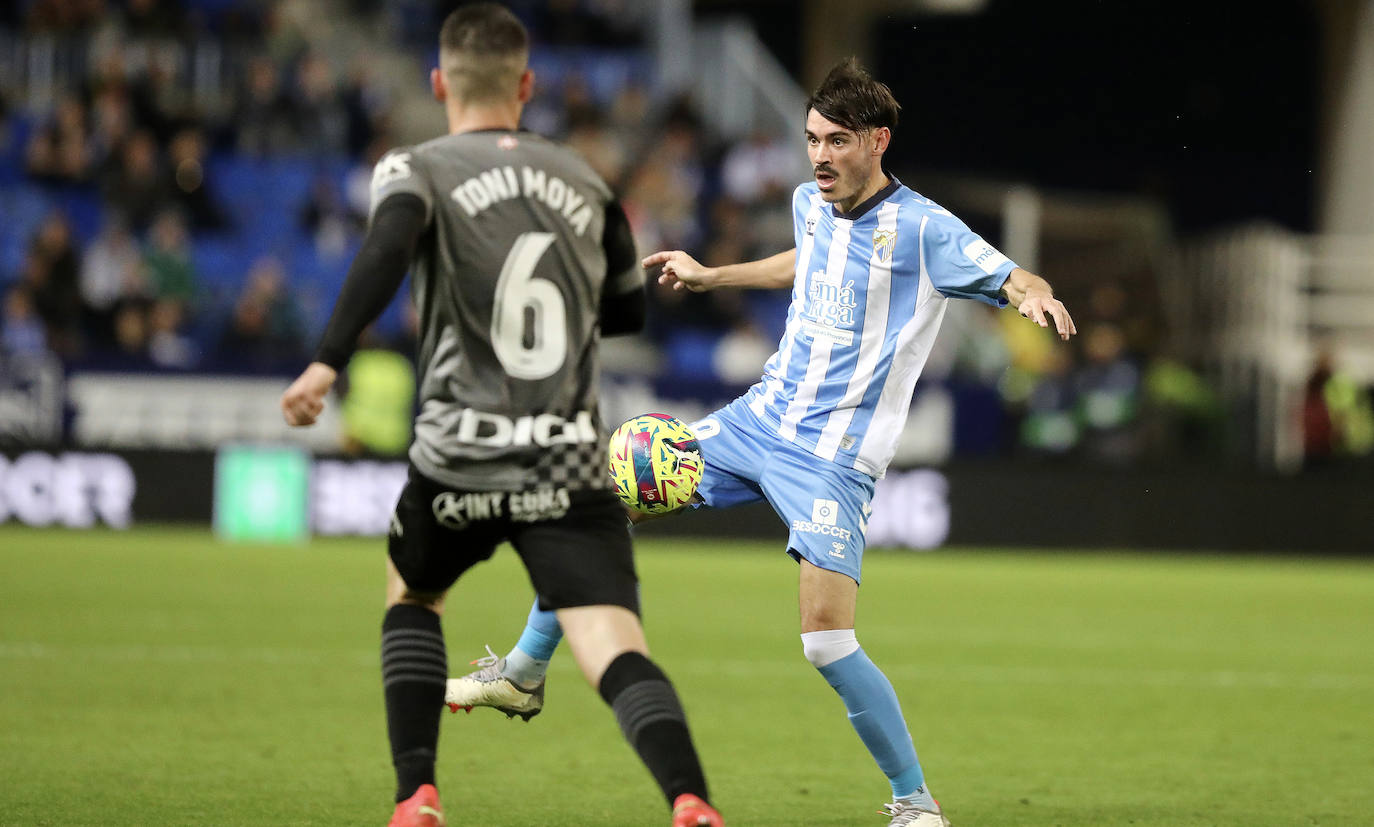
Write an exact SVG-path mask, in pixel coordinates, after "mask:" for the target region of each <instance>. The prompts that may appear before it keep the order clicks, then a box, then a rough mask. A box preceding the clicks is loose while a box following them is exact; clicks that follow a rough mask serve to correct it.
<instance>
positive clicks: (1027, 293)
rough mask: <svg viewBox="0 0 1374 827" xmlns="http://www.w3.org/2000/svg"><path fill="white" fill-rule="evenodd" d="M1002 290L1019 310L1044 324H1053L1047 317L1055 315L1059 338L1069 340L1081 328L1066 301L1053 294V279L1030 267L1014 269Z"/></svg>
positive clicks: (1008, 300)
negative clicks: (1076, 325) (1031, 270)
mask: <svg viewBox="0 0 1374 827" xmlns="http://www.w3.org/2000/svg"><path fill="white" fill-rule="evenodd" d="M1002 293H1003V295H1005V296H1006V297H1007V302H1008V303H1010V304H1011V305H1012V306H1013V307H1015V308H1016V312H1018V313H1020V314H1021V315H1022V316H1025V317H1026V318H1027V319H1030V320H1031V321H1033V322H1035V323H1036V324H1038V325H1040V326H1041V327H1049V326H1050V325H1049V322H1048V321H1047V320H1046V317H1049V318H1050V319H1053V320H1054V327H1055V330H1056V331H1057V332H1058V333H1059V338H1060V339H1063V340H1064V341H1068V339H1069V337H1070V336H1072V335H1073V334H1075V333H1077V332H1078V328H1077V327H1075V326H1074V324H1073V319H1072V318H1071V317H1070V316H1069V311H1068V309H1066V308H1065V307H1064V303H1063V302H1061V301H1059V300H1058V299H1056V298H1055V297H1054V290H1053V289H1051V288H1050V283H1049V282H1047V281H1045V280H1044V279H1042V278H1040V277H1039V276H1037V275H1036V274H1034V273H1032V272H1030V271H1029V270H1022V269H1021V268H1020V267H1017V268H1015V269H1013V270H1012V271H1011V275H1009V276H1007V280H1006V281H1005V282H1003V284H1002Z"/></svg>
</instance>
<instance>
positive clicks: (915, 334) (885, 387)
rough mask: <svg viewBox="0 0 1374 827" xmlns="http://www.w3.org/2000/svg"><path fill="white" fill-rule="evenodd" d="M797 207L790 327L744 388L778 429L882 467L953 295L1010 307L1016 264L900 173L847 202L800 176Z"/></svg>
mask: <svg viewBox="0 0 1374 827" xmlns="http://www.w3.org/2000/svg"><path fill="white" fill-rule="evenodd" d="M792 215H793V233H794V235H795V237H796V246H797V272H796V278H795V280H794V281H793V286H792V305H791V307H789V308H788V311H787V327H786V329H785V330H784V332H783V336H782V341H781V342H780V343H779V344H778V350H777V353H774V354H773V356H772V358H770V359H769V360H768V363H767V365H765V366H764V370H763V378H762V379H761V380H759V382H758V384H756V385H754V386H753V387H752V388H750V389H749V391H748V392H747V393H746V394H745V396H744V399H745V400H746V401H747V402H748V404H749V408H750V410H752V411H753V412H754V414H755V415H757V416H758V417H759V418H760V419H761V420H763V421H764V422H765V423H767V424H768V425H770V426H772V427H773V428H775V429H776V431H777V434H778V436H779V437H780V438H781V439H783V440H786V441H788V442H793V443H796V444H798V445H801V446H803V447H805V448H806V449H807V450H809V451H811V452H812V453H814V454H815V455H816V456H818V457H821V458H823V459H828V460H832V461H834V462H837V463H839V464H841V465H845V466H849V467H853V468H856V469H858V470H860V471H862V472H864V473H866V474H869V475H870V476H873V477H875V478H876V477H881V476H882V475H883V471H884V470H885V469H886V468H887V464H888V462H889V461H890V460H891V459H892V455H893V453H894V452H895V451H896V448H897V439H898V436H899V435H900V434H901V430H902V426H903V425H904V424H905V422H906V415H907V409H908V408H909V407H910V405H911V397H912V393H913V391H914V390H915V386H916V379H917V377H919V376H920V375H921V368H922V367H923V366H924V365H925V362H926V357H927V356H929V355H930V349H931V347H932V346H933V345H934V343H935V335H936V333H937V332H938V330H939V328H940V320H941V319H942V318H943V317H944V313H945V302H946V300H947V299H948V298H950V297H955V298H966V299H979V300H982V301H985V302H987V303H989V304H992V305H995V306H998V307H1000V306H1003V305H1005V304H1006V300H1005V299H1004V298H1003V297H1002V295H1001V288H1002V284H1003V282H1005V281H1006V278H1007V276H1008V275H1010V273H1011V271H1012V268H1013V267H1015V266H1016V265H1015V264H1013V263H1012V262H1011V261H1010V260H1008V259H1007V257H1006V256H1004V255H1002V254H1001V253H1000V252H998V251H997V250H996V249H994V248H993V247H992V246H991V245H990V244H988V243H987V242H985V241H983V239H982V238H979V237H978V236H977V235H976V234H975V233H974V232H973V231H972V230H970V229H969V228H968V227H967V226H966V225H965V224H964V223H963V222H962V221H960V220H959V219H958V218H955V217H954V215H953V214H952V213H950V212H949V211H948V210H945V209H943V208H941V207H940V205H939V204H936V203H935V202H933V201H931V200H930V199H928V198H925V197H923V196H921V195H919V194H917V193H916V192H914V191H912V190H910V189H908V188H907V187H905V186H903V185H902V183H901V182H900V181H898V180H897V179H895V178H893V179H892V180H891V181H890V182H889V184H888V186H887V187H885V188H884V189H883V190H881V191H880V192H878V193H877V194H876V195H874V196H873V197H872V198H870V199H869V200H868V201H866V202H864V203H863V204H861V205H859V207H857V208H856V209H855V210H854V212H852V213H841V212H839V211H838V210H837V209H836V208H835V207H834V206H832V205H831V204H830V203H828V202H826V201H824V200H822V199H821V196H820V191H819V189H818V188H817V186H816V184H815V183H814V182H811V183H806V184H803V185H801V186H800V187H798V188H797V190H796V192H795V193H793V195H792Z"/></svg>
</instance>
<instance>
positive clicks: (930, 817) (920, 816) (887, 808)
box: [878, 800, 950, 827]
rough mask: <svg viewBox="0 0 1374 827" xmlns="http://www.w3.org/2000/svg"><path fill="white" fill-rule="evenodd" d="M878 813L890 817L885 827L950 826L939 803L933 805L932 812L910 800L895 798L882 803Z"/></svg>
mask: <svg viewBox="0 0 1374 827" xmlns="http://www.w3.org/2000/svg"><path fill="white" fill-rule="evenodd" d="M878 814H879V815H885V816H891V817H892V820H891V821H889V822H888V823H887V827H950V824H949V819H947V818H945V816H944V814H943V813H941V812H940V805H939V804H936V805H935V810H934V811H933V812H932V811H930V810H922V809H920V808H918V807H917V806H916V805H914V804H911V803H910V802H906V801H901V800H897V801H894V802H892V803H891V804H884V805H883V808H882V809H881V810H879V811H878Z"/></svg>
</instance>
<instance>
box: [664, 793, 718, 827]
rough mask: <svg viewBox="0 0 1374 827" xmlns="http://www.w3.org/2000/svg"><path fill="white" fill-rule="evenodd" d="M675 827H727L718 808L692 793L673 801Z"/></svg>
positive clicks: (684, 794)
mask: <svg viewBox="0 0 1374 827" xmlns="http://www.w3.org/2000/svg"><path fill="white" fill-rule="evenodd" d="M673 827H725V819H724V818H721V815H720V813H718V812H716V808H714V807H712V806H711V805H710V804H707V803H706V802H705V801H702V800H701V799H700V798H697V797H696V796H694V795H691V794H690V793H683V794H682V795H680V796H678V797H677V799H676V800H675V801H673Z"/></svg>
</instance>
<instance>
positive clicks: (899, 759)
mask: <svg viewBox="0 0 1374 827" xmlns="http://www.w3.org/2000/svg"><path fill="white" fill-rule="evenodd" d="M818 671H820V673H821V675H822V676H824V677H825V679H826V681H828V682H829V683H830V686H831V687H832V688H834V690H835V691H836V692H837V693H839V696H840V699H841V700H843V701H844V707H845V709H847V710H848V711H849V723H851V724H853V725H854V731H855V732H857V733H859V738H860V740H862V741H863V742H864V746H866V747H868V751H869V752H870V753H871V754H872V755H873V760H875V761H877V762H878V768H879V769H881V770H882V771H883V774H884V775H886V776H887V780H888V781H889V782H891V784H892V797H893V798H905V799H907V800H909V801H914V802H916V803H917V804H918V805H919V804H927V800H928V799H930V793H929V792H927V791H926V789H925V775H924V774H923V773H922V772H921V763H920V762H919V761H918V760H917V759H916V747H915V745H913V744H912V742H911V733H910V732H908V731H907V728H906V719H904V718H903V717H902V708H901V706H900V705H899V704H898V703H897V693H896V692H894V691H893V689H892V684H891V683H890V682H889V681H888V679H887V676H886V675H884V674H883V673H882V670H880V669H879V668H878V667H877V666H875V665H874V663H873V661H871V660H869V658H868V655H867V654H865V653H864V650H863V649H862V648H860V649H859V650H858V651H856V652H853V653H851V654H848V655H845V656H844V657H842V658H840V659H839V660H837V661H835V662H834V663H831V664H828V665H826V666H822V667H819V670H818ZM927 806H929V807H931V808H932V809H933V807H934V801H933V800H929V803H928V804H927Z"/></svg>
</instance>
